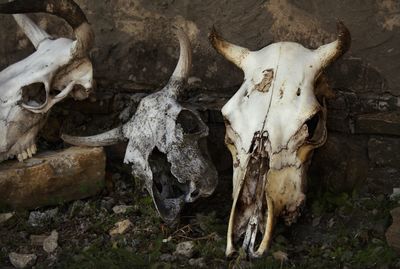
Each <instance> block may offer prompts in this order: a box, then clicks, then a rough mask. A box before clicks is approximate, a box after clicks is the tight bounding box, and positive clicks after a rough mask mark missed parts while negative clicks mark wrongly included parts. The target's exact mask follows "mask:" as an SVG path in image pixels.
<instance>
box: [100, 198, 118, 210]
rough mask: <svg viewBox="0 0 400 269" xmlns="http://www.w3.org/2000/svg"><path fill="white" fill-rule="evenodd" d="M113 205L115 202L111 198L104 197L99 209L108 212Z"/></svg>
mask: <svg viewBox="0 0 400 269" xmlns="http://www.w3.org/2000/svg"><path fill="white" fill-rule="evenodd" d="M114 205H115V201H114V198H112V197H105V198H104V199H103V200H101V207H103V208H105V209H107V210H108V211H110V210H111V209H112V208H113V206H114Z"/></svg>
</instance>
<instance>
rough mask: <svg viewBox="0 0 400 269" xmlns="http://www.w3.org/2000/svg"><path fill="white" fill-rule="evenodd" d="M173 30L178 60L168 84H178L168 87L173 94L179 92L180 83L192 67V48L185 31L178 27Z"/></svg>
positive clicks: (184, 79) (185, 78) (183, 81)
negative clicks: (176, 41) (177, 44)
mask: <svg viewBox="0 0 400 269" xmlns="http://www.w3.org/2000/svg"><path fill="white" fill-rule="evenodd" d="M174 31H175V35H176V36H177V37H178V40H179V60H178V63H177V65H176V67H175V70H174V72H173V73H172V76H171V78H170V80H169V84H170V83H176V82H178V85H174V86H173V87H170V90H171V91H173V92H174V93H175V94H179V92H178V91H179V88H180V87H181V84H184V83H185V82H186V80H187V78H188V77H189V73H190V69H191V67H192V50H191V46H190V41H189V38H188V36H187V35H186V33H185V32H184V31H183V30H182V29H180V28H178V27H177V28H175V29H174Z"/></svg>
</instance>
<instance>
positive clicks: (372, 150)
mask: <svg viewBox="0 0 400 269" xmlns="http://www.w3.org/2000/svg"><path fill="white" fill-rule="evenodd" d="M399 153H400V137H399V138H389V137H373V138H371V139H370V140H369V141H368V156H369V159H370V160H371V162H372V163H373V164H374V165H376V166H379V167H382V166H389V167H395V168H400V154H399Z"/></svg>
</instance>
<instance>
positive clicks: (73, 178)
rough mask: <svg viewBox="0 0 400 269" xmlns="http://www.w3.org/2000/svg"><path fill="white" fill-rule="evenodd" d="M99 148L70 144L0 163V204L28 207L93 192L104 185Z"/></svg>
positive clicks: (103, 155)
mask: <svg viewBox="0 0 400 269" xmlns="http://www.w3.org/2000/svg"><path fill="white" fill-rule="evenodd" d="M105 160H106V157H105V154H104V151H103V149H102V148H81V147H71V148H68V149H64V150H61V151H55V152H54V151H51V152H43V153H39V154H37V155H36V156H34V157H33V158H31V159H28V160H26V161H24V162H18V161H16V160H11V161H6V162H3V163H1V164H0V208H16V209H22V208H25V209H32V208H37V207H41V206H48V205H57V204H62V203H65V202H68V201H71V200H77V199H82V198H86V197H89V196H92V195H95V194H97V193H98V192H99V191H100V190H101V189H102V188H103V186H104V178H105V163H106V162H105Z"/></svg>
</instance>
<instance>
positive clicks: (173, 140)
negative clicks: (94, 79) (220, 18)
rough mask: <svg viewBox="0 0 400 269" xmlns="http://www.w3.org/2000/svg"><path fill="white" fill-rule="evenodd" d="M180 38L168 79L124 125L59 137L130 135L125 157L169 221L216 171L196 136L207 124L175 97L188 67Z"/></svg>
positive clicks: (98, 141)
mask: <svg viewBox="0 0 400 269" xmlns="http://www.w3.org/2000/svg"><path fill="white" fill-rule="evenodd" d="M177 36H178V39H179V44H180V56H179V60H178V64H177V66H176V68H175V71H174V72H173V74H172V76H171V78H170V80H169V82H168V84H167V85H166V86H165V87H164V88H163V89H162V90H160V91H158V92H155V93H153V94H150V95H148V96H146V97H144V98H143V99H142V100H141V101H140V103H139V106H138V108H137V110H136V112H135V115H134V116H133V117H132V118H131V119H130V120H129V121H128V122H127V123H125V124H124V125H123V126H120V127H117V128H115V129H113V130H110V131H108V132H106V133H103V134H99V135H94V136H89V137H73V136H69V135H63V136H62V138H63V139H64V140H65V141H66V142H68V143H70V144H72V145H78V146H107V145H112V144H115V143H118V142H120V141H123V140H129V143H128V146H127V148H126V152H125V159H124V162H125V163H128V164H131V165H132V174H133V175H134V176H135V177H136V178H139V179H141V180H142V181H143V182H144V184H145V187H146V189H147V191H148V192H149V194H150V195H151V197H152V199H153V202H154V205H155V207H156V209H157V210H158V212H159V215H160V216H161V218H162V219H163V220H164V221H166V222H167V223H173V222H174V221H175V220H176V219H177V218H178V216H179V213H180V211H181V210H182V208H183V205H184V203H188V202H193V201H195V200H196V199H197V198H198V197H205V196H209V195H211V194H212V192H213V191H214V189H215V187H216V184H217V172H216V169H215V167H214V165H213V164H212V163H211V161H210V159H209V157H208V154H207V153H206V152H203V151H202V150H201V148H200V145H199V142H201V140H202V139H205V137H206V136H207V135H208V127H207V125H206V124H205V123H204V122H203V121H202V120H201V118H200V116H199V115H198V113H197V112H196V111H194V110H191V109H189V108H185V107H182V106H181V105H180V104H179V102H178V97H179V95H180V94H181V92H182V91H183V90H184V86H185V83H186V81H187V77H188V74H189V71H190V67H191V50H190V43H189V40H188V38H187V36H186V34H185V33H184V32H183V31H182V30H177Z"/></svg>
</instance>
